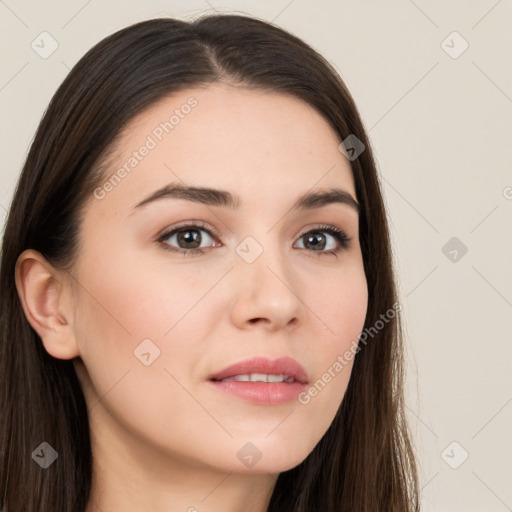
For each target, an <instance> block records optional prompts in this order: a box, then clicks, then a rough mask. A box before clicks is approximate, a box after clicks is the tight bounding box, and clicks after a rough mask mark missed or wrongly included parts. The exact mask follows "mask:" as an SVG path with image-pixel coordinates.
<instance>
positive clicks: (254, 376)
mask: <svg viewBox="0 0 512 512" xmlns="http://www.w3.org/2000/svg"><path fill="white" fill-rule="evenodd" d="M234 380H236V381H242V382H293V381H294V378H293V377H288V375H283V374H280V375H267V374H266V373H251V374H245V375H235V376H234V377H229V378H227V379H222V381H221V382H231V381H234Z"/></svg>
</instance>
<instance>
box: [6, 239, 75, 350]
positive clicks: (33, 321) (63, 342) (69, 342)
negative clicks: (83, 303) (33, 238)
mask: <svg viewBox="0 0 512 512" xmlns="http://www.w3.org/2000/svg"><path fill="white" fill-rule="evenodd" d="M15 280H16V288H17V290H18V295H19V297H20V301H21V304H22V307H23V311H24V312H25V316H26V318H27V320H28V322H29V323H30V325H31V326H32V328H33V329H34V330H35V331H36V332H37V333H38V334H39V337H40V338H41V340H42V342H43V345H44V347H45V349H46V351H47V352H48V353H49V354H50V355H51V356H53V357H56V358H57V359H73V358H74V357H77V356H79V355H80V352H79V350H78V345H77V343H76V340H75V336H74V331H73V317H72V313H73V308H72V301H71V300H70V297H71V289H70V285H69V282H68V280H67V279H65V276H64V274H63V272H62V271H57V270H56V269H55V268H54V267H53V266H52V265H51V264H50V263H48V261H47V260H46V259H45V258H44V257H43V256H42V255H41V254H40V253H39V252H37V251H34V250H32V249H28V250H26V251H24V252H22V253H21V254H20V256H19V257H18V261H17V262H16V270H15Z"/></svg>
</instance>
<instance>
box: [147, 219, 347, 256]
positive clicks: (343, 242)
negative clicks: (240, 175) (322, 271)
mask: <svg viewBox="0 0 512 512" xmlns="http://www.w3.org/2000/svg"><path fill="white" fill-rule="evenodd" d="M186 229H190V230H197V231H206V233H208V235H209V236H210V237H211V238H213V239H216V238H217V236H216V235H215V234H214V233H212V231H211V230H210V229H208V228H207V227H206V226H205V225H204V224H202V223H197V224H183V225H181V226H177V227H174V228H173V229H171V230H170V231H166V232H165V233H163V234H162V235H161V236H159V237H158V238H157V240H156V241H157V242H159V243H160V244H161V245H162V247H163V249H165V250H167V251H171V252H174V253H180V254H183V255H185V256H199V255H201V254H204V252H205V249H206V248H196V249H182V248H181V247H174V246H170V245H169V244H168V243H166V242H165V241H164V240H167V239H168V238H170V237H171V236H172V235H174V234H176V233H178V232H180V231H184V230H186ZM319 232H325V233H329V234H330V235H332V236H333V237H334V238H335V239H336V241H337V242H338V243H339V244H340V247H338V248H337V249H334V250H330V251H314V250H310V252H312V253H315V256H325V255H332V256H337V254H338V253H339V252H341V251H343V250H345V249H348V248H349V247H350V242H351V241H352V238H350V237H348V236H347V234H346V233H345V232H344V231H342V230H341V229H338V228H336V227H334V226H331V225H321V226H317V227H315V228H312V229H308V230H307V231H304V232H303V233H302V234H301V235H300V236H299V240H300V239H301V238H303V237H304V236H305V235H307V234H308V233H319ZM304 250H307V249H304Z"/></svg>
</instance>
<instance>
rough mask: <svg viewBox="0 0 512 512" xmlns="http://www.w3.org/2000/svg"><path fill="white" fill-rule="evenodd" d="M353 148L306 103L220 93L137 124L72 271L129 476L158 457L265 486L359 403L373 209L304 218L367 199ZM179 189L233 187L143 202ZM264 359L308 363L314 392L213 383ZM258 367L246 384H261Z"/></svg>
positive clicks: (109, 428) (101, 414) (195, 96)
mask: <svg viewBox="0 0 512 512" xmlns="http://www.w3.org/2000/svg"><path fill="white" fill-rule="evenodd" d="M166 123H167V124H166ZM339 143H340V139H339V138H338V137H337V136H336V134H335V132H334V131H333V130H332V129H331V128H330V126H329V125H328V123H327V122H326V121H325V120H324V119H323V118H322V117H321V115H320V114H318V113H317V112H316V110H314V109H313V108H312V107H310V106H309V105H307V104H306V103H303V102H302V101H300V100H298V99H296V98H293V97H289V96H286V95H281V94H277V93H269V92H263V91H260V90H247V89H241V88H233V87H229V86H226V85H220V84H212V85H211V86H209V87H208V88H206V89H205V90H203V89H202V88H197V89H189V90H186V91H182V92H180V93H177V94H174V95H173V96H172V97H169V98H166V99H165V100H163V101H161V102H159V103H158V104H155V105H154V106H152V107H151V108H150V109H149V110H147V111H145V112H144V113H143V114H141V115H139V116H138V117H136V118H135V119H133V120H132V121H131V122H130V123H129V124H128V126H127V129H126V130H125V132H123V135H122V136H121V137H120V139H119V142H118V147H117V149H118V151H117V153H116V155H115V158H114V160H113V161H111V162H110V164H109V168H108V170H107V171H106V178H105V180H104V181H103V182H102V183H100V184H99V185H98V188H97V189H96V190H95V192H94V195H91V197H90V199H89V201H88V205H87V210H86V214H85V217H84V219H83V224H82V226H81V227H82V231H81V234H82V247H81V251H80V253H79V256H78V259H77V261H76V265H75V267H74V268H73V270H72V274H73V276H74V278H75V279H76V282H75V286H74V287H73V288H74V290H73V297H74V301H75V302H74V310H73V321H72V329H73V333H74V338H75V340H76V350H77V354H78V355H79V358H78V359H75V360H74V362H75V367H76V369H77V371H78V373H79V377H80V380H81V382H82V385H83V387H84V392H85V395H86V399H87V402H88V407H89V410H90V422H91V432H92V438H93V449H96V450H97V452H98V451H100V452H103V453H105V454H106V456H108V453H107V452H111V453H113V452H117V453H121V452H122V453H123V454H124V455H123V457H124V459H123V460H124V461H125V463H127V462H126V461H127V460H130V459H132V461H135V460H137V458H138V457H140V456H141V454H143V453H144V454H148V453H151V454H152V457H153V458H152V461H153V464H154V465H155V464H157V461H161V462H162V463H165V461H167V462H169V461H175V462H176V463H179V464H180V465H181V467H183V464H188V465H189V466H190V465H193V466H195V467H203V468H204V467H205V466H206V467H210V468H216V469H217V470H219V469H220V470H222V471H226V472H228V471H231V472H257V473H259V472H262V473H263V472H270V473H278V472H282V471H285V470H287V469H290V468H292V467H294V466H296V465H297V464H299V463H300V462H301V461H303V460H304V459H305V458H306V457H307V455H308V454H309V453H310V452H311V451H312V450H313V448H314V447H315V445H316V444H317V443H318V442H319V440H320V439H321V437H322V436H323V435H324V433H325V432H326V430H327V429H328V428H329V426H330V424H331V422H332V420H333V418H334V416H335V414H336V411H337V410H338V408H339V406H340V404H341V401H342V399H343V396H344V393H345V391H346V388H347V384H348V381H349V377H350V372H351V369H352V362H351V361H349V362H348V363H347V364H345V366H344V367H343V369H342V370H341V371H340V370H339V363H338V365H336V362H337V361H339V357H343V355H344V354H345V352H346V351H347V350H351V349H353V347H354V342H355V341H357V339H358V336H359V334H360V333H361V331H362V329H363V326H364V320H365V315H366V309H367V300H368V294H367V284H366V278H365V273H364V268H363V261H362V255H361V249H360V245H359V239H358V213H357V211H356V209H354V208H353V207H352V206H350V205H349V204H346V203H344V202H339V201H334V202H332V201H331V202H329V201H327V202H321V201H317V202H316V203H315V202H314V201H310V202H309V204H306V207H304V208H295V204H296V202H297V201H298V200H299V198H300V197H301V196H303V195H304V194H312V193H317V192H328V191H330V189H333V188H336V189H341V190H342V191H344V192H345V193H346V194H348V195H350V196H351V197H352V198H354V199H356V194H355V189H354V183H353V178H352V174H351V169H350V163H349V162H348V160H347V159H346V158H345V156H344V155H343V154H342V153H341V152H340V150H339V149H338V146H339ZM144 148H146V149H144ZM122 169H124V172H123V171H122ZM171 186H179V187H185V188H186V187H198V188H202V189H203V188H204V189H215V190H219V191H220V190H222V191H225V192H223V193H222V196H221V194H220V193H219V192H217V193H215V194H214V193H213V192H208V193H207V192H202V193H197V192H195V193H192V192H181V193H178V192H175V195H174V197H173V196H172V195H171V194H168V195H167V196H166V195H164V194H161V195H160V197H159V198H158V199H154V200H151V201H148V202H146V203H145V204H143V205H140V206H138V205H139V203H141V202H143V201H144V200H146V199H147V198H148V197H150V196H152V195H153V194H155V192H156V191H158V190H160V189H161V188H163V187H171ZM224 194H229V196H228V197H229V198H231V199H233V198H234V200H235V202H236V204H235V205H230V204H228V202H227V201H225V200H224V199H225V197H224ZM219 198H221V199H222V200H221V199H219ZM190 225H193V226H192V227H191V226H190ZM183 226H188V227H183ZM330 227H334V228H335V229H339V230H341V231H343V232H344V233H345V234H346V235H347V237H349V238H350V242H349V244H348V246H346V247H344V246H343V244H342V242H340V241H339V240H338V239H337V238H336V235H335V234H333V233H331V232H330V231H329V228H330ZM178 228H180V229H179V230H178ZM326 228H327V229H326ZM174 230H176V231H174ZM171 231H172V233H171ZM163 235H165V236H163ZM158 239H160V241H158ZM198 249H200V252H199V251H198ZM254 357H262V358H267V359H270V360H274V359H277V358H281V357H287V358H292V359H294V360H295V361H296V362H297V363H298V364H300V365H301V366H302V367H303V368H304V370H305V371H306V373H307V380H308V384H304V385H301V384H300V383H299V384H297V382H296V383H295V384H293V383H291V385H290V383H281V384H270V383H266V382H265V383H262V382H260V383H257V382H256V383H255V382H246V383H243V382H242V383H240V382H235V383H234V384H230V385H229V384H227V383H224V384H219V383H216V384H215V383H213V382H212V381H211V380H210V377H211V376H212V375H215V374H218V373H219V372H220V371H221V370H223V369H224V368H226V367H228V366H231V365H233V364H235V363H239V362H241V361H244V360H246V359H250V358H254ZM334 368H337V371H336V370H333V369H334ZM329 369H330V379H329V378H328V377H329V375H328V376H327V377H325V374H326V372H329ZM250 370H251V367H250V366H249V367H247V372H242V370H240V372H242V373H259V372H258V371H256V372H250ZM271 370H272V368H271ZM277 371H279V368H277V369H276V372H277ZM289 372H291V370H289ZM262 373H264V372H262ZM267 373H271V371H270V370H269V371H268V372H267ZM283 373H284V372H283ZM323 375H324V377H322V376H323ZM318 382H320V384H318ZM315 383H317V385H316V388H317V390H316V394H315V391H313V392H311V393H309V392H308V390H309V389H310V388H311V387H313V386H314V385H315ZM263 386H270V387H268V388H264V387H263ZM286 386H288V387H286ZM228 388H232V389H235V394H233V393H229V392H228V391H227V389H228ZM237 389H238V390H242V391H236V390H237ZM267 389H268V393H267V391H266V390H267ZM243 390H245V393H246V395H244V396H242V395H241V394H239V393H242V392H243ZM283 390H284V391H283ZM287 390H291V393H288V394H287ZM253 391H254V393H253ZM299 392H300V393H301V394H300V396H299ZM247 393H248V394H250V395H251V396H253V399H251V398H250V397H249V396H248V395H247ZM281 393H283V394H281ZM280 394H281V395H280ZM279 396H282V397H283V398H282V399H281V400H280V399H279ZM249 443H250V444H249Z"/></svg>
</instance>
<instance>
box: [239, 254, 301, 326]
mask: <svg viewBox="0 0 512 512" xmlns="http://www.w3.org/2000/svg"><path fill="white" fill-rule="evenodd" d="M233 274H235V275H234V276H233V278H234V279H235V282H236V286H235V288H234V295H235V300H234V304H233V308H232V311H231V316H232V322H233V323H234V324H235V325H236V326H237V327H239V328H241V329H251V328H255V327H256V326H258V325H261V326H262V327H264V328H265V329H266V330H268V331H276V330H279V329H283V328H292V327H295V326H296V325H297V324H298V323H299V321H300V317H301V314H302V311H303V308H304V304H303V302H302V300H301V299H300V297H299V295H298V291H297V288H298V284H299V283H298V277H297V275H296V274H294V272H293V269H292V268H291V267H290V265H289V262H287V261H286V256H285V255H284V254H282V253H281V252H279V250H278V249H277V248H270V247H268V246H267V247H265V248H264V250H263V252H262V253H261V254H260V256H259V257H257V258H256V260H255V261H252V263H248V262H247V261H246V260H244V259H243V258H239V259H238V261H237V263H236V269H235V272H233Z"/></svg>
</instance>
